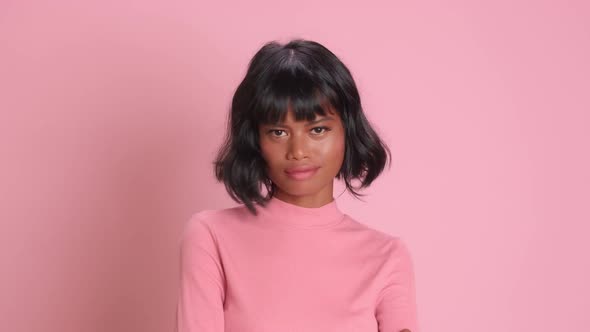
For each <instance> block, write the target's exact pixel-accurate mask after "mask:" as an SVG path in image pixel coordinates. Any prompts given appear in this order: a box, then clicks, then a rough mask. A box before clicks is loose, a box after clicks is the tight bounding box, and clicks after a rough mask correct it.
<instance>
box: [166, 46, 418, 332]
mask: <svg viewBox="0 0 590 332" xmlns="http://www.w3.org/2000/svg"><path fill="white" fill-rule="evenodd" d="M389 156H390V151H389V149H388V148H387V146H386V145H385V144H384V143H383V142H382V141H381V140H380V139H379V137H378V135H377V134H376V133H375V131H374V130H373V129H372V128H371V126H370V124H369V122H368V121H367V119H366V118H365V116H364V115H363V111H362V107H361V101H360V97H359V93H358V91H357V88H356V84H355V82H354V80H353V78H352V76H351V74H350V72H349V70H348V69H347V68H346V66H345V65H344V64H343V63H342V62H341V61H340V60H339V59H338V58H337V57H336V56H335V55H334V54H333V53H332V52H331V51H329V50H328V49H327V48H325V47H324V46H322V45H321V44H319V43H317V42H313V41H307V40H301V39H297V40H292V41H290V42H289V43H287V44H285V45H281V44H279V43H277V42H270V43H267V44H266V45H264V46H263V47H262V48H261V49H260V50H259V51H258V52H257V53H256V54H255V55H254V57H253V58H252V60H251V61H250V64H249V67H248V71H247V73H246V77H245V78H244V80H243V81H242V82H241V84H240V85H239V86H238V88H237V90H236V92H235V95H234V97H233V101H232V107H231V113H230V117H229V125H228V132H227V137H226V140H225V143H224V145H223V146H222V148H221V149H220V150H219V155H218V157H217V159H216V160H215V172H216V177H217V179H218V180H219V181H223V183H224V184H225V187H226V189H227V191H228V193H229V195H230V196H231V197H232V199H234V200H235V201H236V202H238V203H243V204H242V205H239V206H237V207H234V208H227V209H219V210H203V211H200V212H198V213H195V214H194V215H193V216H192V218H191V219H190V220H189V222H188V223H187V225H186V228H185V231H184V233H183V234H184V236H183V239H182V251H181V257H182V259H181V264H182V268H181V285H180V293H179V300H178V307H177V330H178V331H179V332H221V331H235V332H290V331H297V332H299V331H300V332H316V331H317V332H331V331H334V332H336V331H338V332H345V331H350V332H370V331H375V332H376V331H380V332H400V331H412V332H418V322H417V314H416V300H415V285H414V274H413V267H412V260H411V257H410V253H409V251H408V249H407V247H406V246H405V244H404V242H402V240H401V239H400V238H399V237H395V236H391V235H389V234H386V233H384V232H381V231H378V230H376V229H373V228H370V227H368V226H366V225H365V224H363V223H361V222H359V221H356V220H354V219H353V218H351V217H350V216H348V215H346V214H344V213H342V212H341V210H340V209H339V208H338V206H337V204H336V201H335V200H334V198H333V187H334V179H342V180H344V182H345V184H346V189H347V190H348V191H350V192H351V193H352V194H353V195H354V196H355V197H358V196H361V194H359V193H358V192H357V191H356V189H359V188H364V187H367V186H369V185H370V184H371V183H372V182H373V180H375V179H376V178H377V176H378V175H379V174H380V173H381V172H382V171H383V169H384V166H385V164H386V162H387V160H388V157H389ZM355 179H356V180H359V181H360V182H361V183H360V187H359V188H355V187H354V186H353V185H352V180H355ZM263 191H264V192H263Z"/></svg>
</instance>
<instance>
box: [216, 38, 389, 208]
mask: <svg viewBox="0 0 590 332" xmlns="http://www.w3.org/2000/svg"><path fill="white" fill-rule="evenodd" d="M326 105H328V106H329V107H330V108H331V109H334V110H335V111H336V112H338V114H339V115H340V117H341V120H342V122H343V127H344V130H345V155H344V160H343V163H342V166H341V168H340V171H339V172H338V174H337V175H336V178H337V179H343V180H344V182H345V184H346V190H348V191H349V192H350V193H351V194H352V195H353V196H354V197H355V198H357V199H358V198H359V196H364V194H361V193H359V192H358V191H357V190H359V189H362V188H365V187H368V186H369V185H370V184H371V183H372V182H373V181H374V180H375V179H376V178H377V177H378V176H379V175H380V174H381V172H382V171H383V169H384V168H385V165H386V163H387V162H388V161H390V160H391V152H390V150H389V148H388V147H387V145H385V143H384V142H383V141H382V140H381V139H380V138H379V136H378V135H377V133H376V132H375V130H374V129H373V128H372V127H371V125H370V123H369V121H368V120H367V118H366V117H365V115H364V114H363V108H362V105H361V99H360V96H359V92H358V90H357V87H356V84H355V82H354V79H353V78H352V74H351V73H350V71H349V70H348V68H347V67H346V66H345V65H344V64H343V63H342V61H340V59H338V57H337V56H336V55H335V54H334V53H332V52H331V51H330V50H328V49H327V48H326V47H324V46H323V45H321V44H319V43H318V42H315V41H310V40H304V39H293V40H291V41H289V42H288V43H286V44H284V45H281V44H280V43H278V42H277V41H271V42H268V43H266V44H264V46H262V48H260V50H258V51H257V52H256V54H255V55H254V56H253V58H252V59H251V60H250V62H249V65H248V70H247V72H246V75H245V77H244V79H243V80H242V82H241V83H240V84H239V86H238V87H237V89H236V91H235V93H234V96H233V98H232V104H231V110H230V112H229V114H228V121H227V132H226V136H225V140H224V143H223V145H222V146H221V147H220V148H219V150H218V151H217V156H216V158H215V160H214V162H213V164H214V169H215V176H216V178H217V180H218V181H219V182H223V183H224V184H225V188H226V190H227V192H228V193H229V195H230V196H231V198H232V199H233V200H234V201H236V202H238V203H243V204H245V205H246V207H247V208H248V210H250V212H251V213H252V214H254V215H256V214H257V213H256V209H255V207H254V203H258V204H260V205H263V206H264V204H265V203H266V202H267V201H268V200H269V199H270V198H271V197H272V196H273V195H274V193H275V191H276V187H275V184H274V183H273V182H272V181H271V180H270V178H269V177H268V175H267V173H266V167H265V161H264V159H263V158H262V155H261V150H260V145H259V137H258V136H259V134H258V126H259V125H261V124H266V123H276V122H277V121H279V120H281V121H283V120H284V118H285V115H286V113H287V110H288V108H289V106H291V108H292V110H293V112H294V116H295V119H296V120H297V121H302V120H304V119H305V120H308V121H309V120H313V119H314V118H315V116H316V114H320V115H326V110H327V108H328V107H326ZM390 166H391V164H390ZM355 179H357V180H359V181H360V186H359V187H354V186H353V185H352V181H353V180H355ZM263 188H265V189H266V192H267V193H266V195H263V193H262V189H263Z"/></svg>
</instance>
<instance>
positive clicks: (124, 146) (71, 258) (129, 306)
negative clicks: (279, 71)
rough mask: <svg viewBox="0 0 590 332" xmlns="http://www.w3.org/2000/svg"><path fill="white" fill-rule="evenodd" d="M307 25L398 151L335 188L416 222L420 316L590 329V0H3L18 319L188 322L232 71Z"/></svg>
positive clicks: (0, 142)
mask: <svg viewBox="0 0 590 332" xmlns="http://www.w3.org/2000/svg"><path fill="white" fill-rule="evenodd" d="M292 37H302V38H309V39H313V40H316V41H319V42H321V43H323V44H324V45H325V46H327V47H328V48H330V49H331V50H332V51H334V52H335V53H336V54H337V55H338V56H340V58H341V59H342V60H343V61H344V62H345V63H346V64H347V65H348V66H349V68H350V69H351V71H352V72H353V75H354V77H355V79H356V80H357V83H358V85H359V89H360V92H361V96H362V98H363V101H364V106H365V112H366V113H367V116H368V118H369V120H371V121H373V123H374V124H375V127H376V129H377V130H378V131H379V133H380V134H381V135H382V137H383V138H384V140H385V141H386V143H387V144H388V145H389V146H390V148H391V149H392V152H393V157H394V160H393V166H392V168H391V169H390V170H389V171H387V172H386V173H385V174H384V175H383V176H382V177H381V178H380V179H379V180H378V181H377V182H376V183H375V184H374V186H372V187H371V188H370V189H369V190H367V191H365V193H366V194H367V196H366V198H365V200H366V202H361V201H355V200H354V199H353V198H352V197H351V196H349V195H347V194H344V195H342V196H341V197H340V198H339V206H340V207H341V209H342V210H344V211H345V212H346V213H348V214H350V215H351V216H353V217H355V218H356V219H357V220H359V221H361V222H364V223H366V224H368V225H370V226H373V227H375V228H378V229H382V230H384V231H387V232H390V233H392V234H396V235H399V236H401V237H403V238H404V239H406V241H407V243H408V245H409V247H410V249H411V252H412V254H413V258H414V261H415V269H416V279H417V280H416V282H417V297H418V303H419V308H418V310H419V315H420V320H421V324H422V325H423V328H424V331H449V332H450V331H453V332H457V331H466V332H467V331H469V332H473V331H479V332H488V331H489V332H491V331H494V332H497V331H505V332H508V331H515V332H516V331H519V332H521V331H556V330H560V331H588V329H589V325H590V315H589V314H588V313H589V308H590V286H589V284H588V281H589V280H590V258H589V257H588V256H589V253H590V244H589V242H590V241H589V240H588V235H589V234H590V232H589V226H588V222H589V221H590V211H589V205H590V199H589V198H590V189H589V188H590V176H589V172H588V170H589V169H590V157H589V150H590V148H589V144H588V143H590V131H589V124H590V115H589V110H590V91H589V90H590V89H589V87H590V61H589V59H590V45H589V43H590V6H589V5H588V2H585V1H581V0H580V1H557V0H554V1H527V2H525V1H501V2H498V1H485V2H484V1H445V2H439V1H430V2H421V1H419V2H416V1H403V2H402V1H397V2H393V1H382V2H381V3H376V2H371V1H363V2H362V3H356V4H354V5H344V4H343V3H342V2H341V1H319V2H312V1H297V2H294V1H289V2H286V3H285V4H283V5H279V4H277V1H249V2H247V3H246V2H242V3H238V2H237V1H236V2H234V3H232V4H228V3H219V4H216V5H211V4H209V5H207V6H204V5H202V4H199V2H196V1H193V2H189V1H166V2H164V1H161V2H160V3H155V2H150V3H146V2H144V1H125V2H123V1H107V2H105V1H94V2H88V1H85V2H84V4H82V3H81V2H79V1H47V2H42V1H36V2H31V1H16V0H15V1H6V0H5V1H3V2H2V3H1V4H0V110H1V113H0V156H1V158H2V159H1V163H0V183H1V186H0V204H1V208H0V218H1V219H0V220H1V221H2V229H1V232H0V245H1V248H0V258H1V260H0V261H1V262H2V271H1V273H0V278H1V280H0V294H1V295H0V312H1V313H2V314H1V315H0V316H1V318H0V324H1V325H0V330H2V331H11V332H20V331H23V332H24V331H26V332H31V331H56V332H57V331H60V332H70V331H71V332H74V331H75V332H79V331H84V332H95V331H96V332H99V331H100V332H103V331H110V332H116V331H154V332H155V331H172V328H173V324H174V314H175V305H176V302H175V301H176V293H175V292H176V287H177V284H176V282H177V279H176V277H177V273H178V271H177V268H178V265H177V258H178V257H177V254H178V252H177V249H178V243H177V239H178V237H179V234H180V231H181V229H182V226H183V224H184V222H186V221H187V218H188V217H189V216H190V215H191V214H192V213H194V212H195V211H198V210H201V209H205V208H224V207H230V206H234V205H235V203H234V202H233V201H231V200H230V199H229V196H227V194H226V193H225V189H224V188H223V185H221V184H217V183H216V182H215V181H214V178H213V173H212V169H211V161H212V159H213V156H214V152H215V150H216V148H217V147H218V145H219V144H220V143H221V139H222V135H223V131H224V129H225V123H224V121H225V119H226V113H227V111H228V107H229V103H230V100H231V96H232V94H233V91H234V89H235V88H236V86H237V84H238V83H239V81H240V80H241V79H242V77H243V74H244V73H245V70H246V66H247V62H248V60H249V59H250V57H251V56H252V55H253V54H254V52H255V51H256V50H257V49H258V48H259V47H260V46H262V44H263V43H264V42H266V41H269V40H272V39H277V40H280V41H287V40H288V39H290V38H292ZM342 189H343V186H342V185H341V184H340V183H338V186H337V188H336V192H335V196H338V195H339V193H340V192H341V190H342ZM359 332H361V331H359ZM363 332H364V331H363ZM367 332H368V331H367Z"/></svg>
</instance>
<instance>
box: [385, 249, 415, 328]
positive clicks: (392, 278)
mask: <svg viewBox="0 0 590 332" xmlns="http://www.w3.org/2000/svg"><path fill="white" fill-rule="evenodd" d="M394 241H396V243H395V244H394V249H393V252H392V257H391V259H392V262H391V263H392V268H391V270H390V272H389V275H388V284H387V285H386V286H385V287H384V288H383V290H382V291H381V293H380V295H379V298H378V299H377V306H376V310H375V318H376V319H377V322H378V325H379V332H402V331H407V330H409V331H408V332H410V331H411V332H419V328H418V317H417V310H416V289H415V283H414V268H413V264H412V259H411V256H410V252H409V251H408V248H407V247H406V245H405V244H404V243H403V242H402V240H401V239H399V238H395V239H394Z"/></svg>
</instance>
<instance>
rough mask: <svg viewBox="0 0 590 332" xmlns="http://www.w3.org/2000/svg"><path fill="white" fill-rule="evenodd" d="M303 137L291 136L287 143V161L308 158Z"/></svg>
mask: <svg viewBox="0 0 590 332" xmlns="http://www.w3.org/2000/svg"><path fill="white" fill-rule="evenodd" d="M306 139H307V138H306V137H305V135H297V134H295V135H293V136H292V137H291V140H290V141H289V149H288V152H287V159H296V160H301V159H303V158H306V157H308V147H307V141H306Z"/></svg>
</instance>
